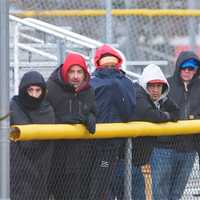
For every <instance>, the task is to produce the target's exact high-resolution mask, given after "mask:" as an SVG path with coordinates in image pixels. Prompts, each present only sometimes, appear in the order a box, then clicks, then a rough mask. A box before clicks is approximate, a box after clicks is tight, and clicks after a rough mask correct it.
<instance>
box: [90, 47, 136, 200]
mask: <svg viewBox="0 0 200 200" xmlns="http://www.w3.org/2000/svg"><path fill="white" fill-rule="evenodd" d="M122 57H123V55H122V54H121V52H119V51H118V50H116V49H114V48H112V47H111V46H109V45H107V44H104V45H102V46H100V47H99V48H97V49H96V52H95V54H94V64H95V67H96V70H95V71H94V73H93V74H92V79H91V85H92V87H93V89H94V91H95V97H96V105H97V114H96V116H97V122H98V123H116V122H128V121H132V120H133V116H134V110H135V103H136V102H135V100H136V96H135V87H134V84H133V82H132V81H131V80H130V79H128V78H127V77H126V75H125V72H123V71H122V70H121V67H122V64H123V62H124V59H123V58H122ZM122 134H123V130H122ZM125 142H126V139H101V140H96V141H95V143H94V145H95V151H94V152H93V154H95V158H96V159H95V162H94V164H93V170H92V179H91V188H90V199H91V200H93V199H95V200H98V199H99V200H100V199H115V197H116V196H117V197H116V198H117V199H122V198H123V191H124V185H123V181H124V169H125V165H124V153H125ZM119 171H120V173H117V172H119ZM120 174H121V175H120Z"/></svg>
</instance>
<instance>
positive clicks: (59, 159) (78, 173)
mask: <svg viewBox="0 0 200 200" xmlns="http://www.w3.org/2000/svg"><path fill="white" fill-rule="evenodd" d="M89 81H90V75H89V73H88V68H87V65H86V62H85V59H84V58H83V57H82V56H81V55H80V54H77V53H69V54H68V55H67V56H66V58H65V60H64V64H62V65H61V66H60V67H58V68H57V69H56V70H55V71H54V72H53V73H52V74H51V76H50V78H49V79H48V81H47V86H48V95H47V99H48V100H49V101H50V103H51V104H52V106H53V108H54V111H55V115H56V123H59V124H79V123H81V124H84V125H85V126H86V128H87V129H88V131H89V133H92V134H93V133H94V132H95V126H96V117H95V109H96V108H95V96H94V91H93V89H92V88H91V87H90V83H89ZM91 143H92V142H91V141H87V140H68V141H67V140H66V141H56V142H54V144H55V151H54V157H53V158H54V159H53V163H52V173H51V176H50V185H51V186H50V192H52V193H53V194H54V196H55V198H56V199H79V198H86V199H87V197H83V196H82V195H86V196H87V192H86V188H83V187H86V186H85V184H82V181H84V180H85V181H86V180H87V179H89V174H85V173H88V172H89V171H90V169H89V164H91V163H90V162H92V158H91V157H90V156H89V155H90V150H91V149H90V148H91V147H90V146H91ZM84 176H85V179H84V180H83V178H80V177H84Z"/></svg>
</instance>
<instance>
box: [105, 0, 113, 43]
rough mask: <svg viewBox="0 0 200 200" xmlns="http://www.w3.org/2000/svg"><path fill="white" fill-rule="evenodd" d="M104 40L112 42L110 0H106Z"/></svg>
mask: <svg viewBox="0 0 200 200" xmlns="http://www.w3.org/2000/svg"><path fill="white" fill-rule="evenodd" d="M106 42H107V43H108V44H112V0H106Z"/></svg>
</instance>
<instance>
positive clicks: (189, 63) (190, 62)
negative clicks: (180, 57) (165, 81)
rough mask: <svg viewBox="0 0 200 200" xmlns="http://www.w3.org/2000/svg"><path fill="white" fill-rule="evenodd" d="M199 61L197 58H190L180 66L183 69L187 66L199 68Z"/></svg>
mask: <svg viewBox="0 0 200 200" xmlns="http://www.w3.org/2000/svg"><path fill="white" fill-rule="evenodd" d="M198 65H199V63H198V61H197V60H196V59H189V60H186V61H184V62H183V63H182V64H181V65H180V68H181V69H185V68H192V69H197V68H198Z"/></svg>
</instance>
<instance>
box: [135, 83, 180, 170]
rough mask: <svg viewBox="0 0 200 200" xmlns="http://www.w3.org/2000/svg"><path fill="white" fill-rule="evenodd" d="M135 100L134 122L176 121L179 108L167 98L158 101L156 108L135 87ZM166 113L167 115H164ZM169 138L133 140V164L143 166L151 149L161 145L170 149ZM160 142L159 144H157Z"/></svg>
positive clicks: (143, 91) (138, 88) (139, 88)
mask: <svg viewBox="0 0 200 200" xmlns="http://www.w3.org/2000/svg"><path fill="white" fill-rule="evenodd" d="M136 88H137V90H136V94H137V99H136V102H137V103H136V109H135V120H136V121H147V122H154V123H161V122H168V121H173V120H174V119H175V118H176V119H177V116H178V113H179V108H178V106H177V105H176V104H175V103H174V102H173V101H172V100H171V99H170V98H169V97H167V96H166V97H165V98H164V99H161V100H160V101H159V106H160V108H158V107H157V106H156V105H155V104H154V102H153V101H152V100H151V99H150V96H149V94H148V93H147V92H146V91H145V90H144V89H143V88H142V87H141V86H139V85H137V87H136ZM166 112H167V113H168V114H166ZM169 140H170V137H164V136H162V137H148V136H147V137H138V138H134V139H133V163H134V165H136V166H139V165H144V164H146V163H147V162H148V161H149V158H150V155H151V152H152V150H153V147H155V146H158V143H160V142H161V143H162V142H164V143H162V147H163V146H164V147H166V148H169V147H170V145H171V144H170V141H169ZM159 141H160V142H159Z"/></svg>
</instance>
